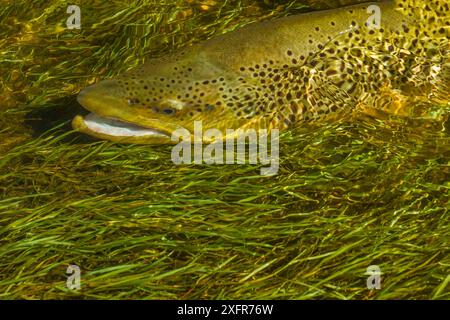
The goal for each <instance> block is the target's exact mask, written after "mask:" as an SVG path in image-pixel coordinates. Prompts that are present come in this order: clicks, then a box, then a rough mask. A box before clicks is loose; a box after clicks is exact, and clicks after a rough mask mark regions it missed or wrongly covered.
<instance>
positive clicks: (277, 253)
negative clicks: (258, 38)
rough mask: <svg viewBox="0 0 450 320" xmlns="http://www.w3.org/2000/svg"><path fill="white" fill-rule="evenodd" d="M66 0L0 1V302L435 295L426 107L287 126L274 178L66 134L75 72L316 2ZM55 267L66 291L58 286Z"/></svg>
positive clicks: (441, 129) (114, 69)
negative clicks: (73, 281)
mask: <svg viewBox="0 0 450 320" xmlns="http://www.w3.org/2000/svg"><path fill="white" fill-rule="evenodd" d="M360 2H361V1H360ZM74 3H76V1H75V2H74ZM79 3H80V5H81V7H82V8H83V12H85V13H83V16H82V29H81V30H72V31H67V30H65V29H64V23H65V19H66V18H67V14H65V8H66V4H65V2H62V1H50V2H47V1H45V2H44V1H33V2H26V1H15V2H14V3H12V4H11V3H7V4H6V5H5V6H2V9H1V11H0V21H1V25H2V26H3V25H5V26H7V28H6V29H5V30H3V31H2V32H3V34H2V38H1V39H0V51H1V52H0V54H1V55H0V57H1V61H0V71H1V75H2V76H1V77H2V78H1V85H2V87H1V88H2V90H1V91H0V98H1V100H0V101H1V102H0V125H1V127H0V152H1V154H0V299H18V298H21V299H22V298H25V299H70V298H91V299H324V298H328V299H329V298H331V299H449V298H450V293H449V292H450V290H449V288H450V287H449V282H450V255H449V252H450V248H449V240H450V224H449V212H448V211H449V198H450V197H449V196H450V179H449V177H450V166H449V165H450V137H449V129H450V125H449V114H448V110H443V109H442V107H439V106H433V107H430V112H429V113H430V114H433V115H435V116H433V117H429V118H415V119H404V118H396V117H389V118H386V119H375V118H372V117H369V116H366V115H363V114H359V115H355V116H354V117H351V118H348V119H341V120H338V121H336V122H333V123H325V124H315V125H304V126H301V127H300V128H297V129H295V130H291V131H289V132H285V133H283V134H282V136H281V142H280V171H279V173H278V175H276V176H274V177H262V176H260V175H259V167H258V166H250V165H222V166H208V165H183V166H176V165H174V164H173V163H172V162H171V160H170V153H171V148H170V147H167V146H135V145H119V144H113V143H109V142H103V141H93V140H91V139H85V138H83V137H80V136H79V135H78V134H75V133H73V132H71V131H70V129H68V122H69V121H70V118H71V116H72V115H73V114H74V113H76V112H80V108H79V107H77V106H76V103H75V100H74V95H75V94H76V93H77V92H78V91H79V90H80V89H81V88H82V87H84V86H85V85H87V84H89V83H93V82H95V81H97V80H99V79H100V78H107V77H110V76H112V75H115V74H117V73H120V72H123V71H125V70H127V69H128V68H130V67H133V66H134V65H137V64H138V63H141V62H142V61H143V59H144V57H145V56H147V55H158V54H164V52H167V50H176V49H177V48H179V47H182V46H184V45H188V44H189V43H192V42H195V41H198V40H199V39H206V38H208V37H210V36H212V35H213V34H218V33H222V32H226V31H230V30H232V29H233V28H235V27H239V26H241V25H243V24H246V23H248V22H251V21H255V20H259V19H264V18H271V17H275V16H282V15H286V14H291V13H297V12H300V11H303V10H308V9H307V8H308V6H316V5H317V7H323V6H324V4H323V3H317V4H316V3H312V2H309V3H307V2H304V3H300V2H294V1H284V2H283V1H222V2H218V1H187V0H186V1H158V2H154V1H153V2H152V1H140V2H130V3H124V2H119V1H117V2H115V1H114V2H103V1H92V2H91V1H90V2H89V3H84V2H81V1H80V2H79ZM337 4H339V5H341V4H343V3H337ZM94 8H95V10H94ZM112 12H114V14H112ZM144 13H145V14H144ZM83 25H85V26H86V27H83ZM47 129H50V130H49V131H48V130H47ZM44 132H45V133H44ZM70 264H76V265H78V266H79V267H80V268H81V289H80V290H79V291H72V290H69V289H67V288H66V279H67V274H66V269H67V266H68V265H70ZM370 265H378V266H379V267H380V268H381V270H382V272H383V275H382V288H381V289H380V290H368V289H367V288H366V279H367V277H368V276H367V275H365V273H366V269H367V267H368V266H370Z"/></svg>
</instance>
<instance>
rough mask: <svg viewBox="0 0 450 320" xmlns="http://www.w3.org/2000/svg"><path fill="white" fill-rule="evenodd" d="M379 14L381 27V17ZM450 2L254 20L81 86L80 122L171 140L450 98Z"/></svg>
mask: <svg viewBox="0 0 450 320" xmlns="http://www.w3.org/2000/svg"><path fill="white" fill-rule="evenodd" d="M374 6H376V7H375V8H378V9H379V13H380V14H381V15H380V18H381V19H380V21H379V25H376V21H375V24H374V23H373V21H372V22H371V16H372V15H373V14H374V13H375V14H376V11H377V10H374V9H373V8H374ZM449 29H450V19H449V4H448V2H447V1H444V0H431V1H425V0H396V1H386V2H377V3H367V4H362V5H356V6H350V7H344V8H340V9H335V10H327V11H319V12H311V13H306V14H301V15H294V16H289V17H285V18H280V19H276V20H273V21H267V22H260V23H253V24H250V25H248V26H245V27H243V28H241V29H239V30H237V31H233V32H230V33H227V34H224V35H220V36H217V37H215V38H212V39H210V40H207V41H205V42H203V43H200V44H197V45H194V46H192V47H189V48H186V49H185V50H183V51H181V52H177V53H174V54H171V55H168V56H164V57H162V58H157V59H150V60H149V61H147V62H146V63H145V64H144V65H142V66H141V67H138V68H136V69H134V70H131V71H129V72H127V73H125V74H123V75H121V76H119V77H117V78H114V79H109V80H104V81H101V82H99V83H97V84H95V85H93V86H90V87H87V88H85V89H84V90H82V91H81V93H80V94H79V96H78V101H79V103H80V104H81V105H82V106H83V107H85V108H86V109H87V110H89V111H90V112H92V113H91V114H89V115H88V116H86V117H82V116H76V117H75V118H74V120H73V122H72V124H73V127H74V129H76V130H78V131H81V132H84V133H86V134H89V135H91V136H94V137H97V138H101V139H107V140H111V141H118V142H124V143H148V144H165V143H172V142H171V134H172V133H173V132H174V130H177V129H181V128H184V129H187V130H189V131H190V132H192V130H193V127H194V121H202V125H203V128H204V129H209V128H216V129H218V130H221V131H222V132H225V130H226V129H239V128H240V129H247V128H253V129H255V130H258V129H267V130H271V129H273V128H277V129H279V130H282V129H286V128H289V127H292V126H295V125H298V124H300V123H302V122H304V121H316V120H318V119H322V118H324V117H327V116H330V115H332V114H336V113H338V112H341V111H345V110H355V109H356V108H364V107H365V106H369V107H371V108H378V109H381V110H390V111H394V112H398V113H400V111H399V110H401V109H402V107H403V106H405V105H408V104H411V103H413V102H414V101H421V100H422V101H428V102H432V103H437V104H442V105H444V106H446V107H448V105H449V89H450V58H449V57H450V50H449V33H450V32H449Z"/></svg>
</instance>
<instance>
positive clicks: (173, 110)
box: [161, 108, 175, 115]
mask: <svg viewBox="0 0 450 320" xmlns="http://www.w3.org/2000/svg"><path fill="white" fill-rule="evenodd" d="M161 112H162V113H164V114H167V115H171V114H174V113H175V109H173V108H164V109H162V111H161Z"/></svg>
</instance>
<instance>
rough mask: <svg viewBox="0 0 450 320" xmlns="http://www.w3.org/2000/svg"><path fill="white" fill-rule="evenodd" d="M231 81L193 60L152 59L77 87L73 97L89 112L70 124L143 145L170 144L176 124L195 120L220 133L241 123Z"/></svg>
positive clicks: (179, 126)
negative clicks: (75, 95)
mask: <svg viewBox="0 0 450 320" xmlns="http://www.w3.org/2000/svg"><path fill="white" fill-rule="evenodd" d="M196 61H197V62H196ZM233 81H234V80H233V78H232V77H231V78H227V77H226V76H225V75H224V74H223V72H221V70H220V69H218V68H216V67H214V66H211V65H208V64H207V63H204V62H203V63H200V62H198V59H195V60H194V62H192V61H191V63H188V62H186V63H180V62H179V61H177V60H176V59H173V60H172V61H161V60H158V61H152V62H151V63H149V64H147V65H144V66H143V67H141V68H138V69H135V70H132V71H131V72H128V73H125V74H123V75H121V76H119V77H117V78H114V79H109V80H103V81H100V82H99V83H97V84H94V85H92V86H89V87H87V88H85V89H84V90H82V91H81V92H80V94H79V95H78V102H79V103H80V104H81V105H82V106H83V107H85V108H86V109H87V110H89V111H91V112H92V113H91V114H90V115H88V116H85V117H81V116H77V117H75V119H74V120H73V122H72V124H73V127H74V128H75V129H76V130H78V131H81V132H84V133H86V134H89V135H91V136H94V137H97V138H101V139H107V140H111V141H117V142H124V143H143V144H169V143H172V142H171V135H172V134H173V132H174V131H176V130H178V129H186V130H188V131H189V132H190V133H191V134H193V130H194V123H195V122H196V121H202V128H203V129H209V128H214V129H218V130H221V131H222V132H225V130H226V129H228V128H236V127H240V126H241V122H242V121H241V120H242V119H240V118H239V117H238V116H237V115H236V113H235V112H233V108H232V107H233V105H234V104H233V102H230V101H232V100H233V94H232V92H230V91H233V90H232V89H231V90H230V87H231V85H232V82H233ZM237 104H238V102H236V105H237Z"/></svg>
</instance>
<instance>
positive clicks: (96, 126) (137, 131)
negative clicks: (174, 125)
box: [72, 113, 171, 143]
mask: <svg viewBox="0 0 450 320" xmlns="http://www.w3.org/2000/svg"><path fill="white" fill-rule="evenodd" d="M72 127H73V128H74V129H75V130H77V131H80V132H83V133H86V134H88V135H90V136H94V137H97V138H100V139H107V140H111V141H118V142H134V143H140V142H146V143H157V141H161V143H168V142H170V138H171V134H170V132H168V131H163V130H160V129H156V128H151V127H144V126H141V125H138V124H134V123H131V122H127V121H123V120H120V119H114V118H109V117H103V116H100V115H98V114H96V113H89V114H88V115H86V116H81V115H77V116H76V117H75V118H74V119H73V121H72Z"/></svg>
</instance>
